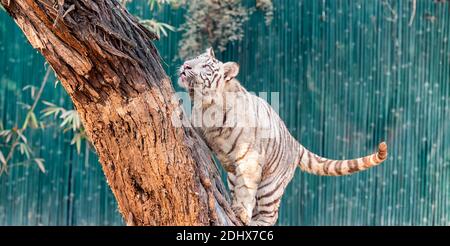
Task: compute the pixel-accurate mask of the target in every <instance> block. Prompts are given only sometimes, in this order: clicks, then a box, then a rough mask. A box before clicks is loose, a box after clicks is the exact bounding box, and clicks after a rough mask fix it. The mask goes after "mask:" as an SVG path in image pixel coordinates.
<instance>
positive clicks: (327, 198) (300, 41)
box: [0, 0, 450, 225]
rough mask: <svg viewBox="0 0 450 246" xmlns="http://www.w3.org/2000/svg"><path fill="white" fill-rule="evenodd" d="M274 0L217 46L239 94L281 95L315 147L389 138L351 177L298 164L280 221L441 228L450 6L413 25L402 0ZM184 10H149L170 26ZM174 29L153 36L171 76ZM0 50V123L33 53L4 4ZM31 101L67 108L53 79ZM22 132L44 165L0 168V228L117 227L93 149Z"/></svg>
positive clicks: (448, 202) (35, 61) (326, 150)
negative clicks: (235, 73) (235, 72)
mask: <svg viewBox="0 0 450 246" xmlns="http://www.w3.org/2000/svg"><path fill="white" fill-rule="evenodd" d="M136 2H138V3H134V4H133V6H132V7H131V9H132V12H133V13H136V14H138V15H141V16H142V15H143V16H147V17H148V16H151V13H150V11H149V10H148V8H147V7H146V6H145V4H144V3H143V2H144V1H136ZM250 2H252V1H250ZM386 3H388V4H389V5H387V4H386ZM274 5H275V13H274V20H273V22H272V24H271V25H270V26H269V27H267V26H266V25H265V24H264V18H263V15H262V13H259V12H257V13H256V14H254V15H252V17H251V19H250V21H249V22H248V23H247V24H246V26H245V37H244V39H243V40H242V42H240V43H235V44H232V45H229V47H228V49H227V51H225V52H224V53H222V54H219V56H220V57H221V58H222V59H223V60H234V61H237V62H238V63H239V64H240V65H241V72H240V75H239V78H240V80H241V82H242V83H243V84H244V85H245V87H247V88H248V89H249V90H250V91H255V92H259V91H266V92H280V102H281V105H280V109H279V111H280V115H281V117H282V118H283V119H284V120H285V122H286V124H287V126H288V127H289V129H290V131H291V133H292V134H293V135H294V136H295V137H296V138H297V139H298V140H299V141H300V142H301V143H302V144H303V145H305V146H306V147H307V148H309V149H311V150H312V151H314V152H316V153H317V154H320V155H323V156H326V157H329V158H352V157H357V156H360V155H363V154H364V155H365V154H369V153H371V152H373V151H374V150H375V148H376V145H377V144H378V142H379V141H381V140H385V141H387V143H388V145H389V159H388V160H387V161H386V162H385V163H383V164H382V165H381V166H379V167H376V168H373V169H371V170H368V171H365V172H362V173H359V174H356V175H353V176H348V177H340V178H333V177H317V176H312V175H309V174H305V173H301V172H300V171H297V173H296V175H295V178H294V180H293V181H292V182H291V184H290V185H289V187H288V189H287V191H286V193H285V196H284V198H283V202H282V205H281V213H280V219H279V224H280V225H450V152H449V151H450V134H449V133H450V132H449V131H450V108H449V105H450V97H449V96H450V46H449V42H450V40H449V39H450V13H449V12H450V4H449V3H434V1H428V0H418V1H417V13H416V16H415V19H414V22H413V24H412V25H411V26H409V25H408V22H409V19H410V16H411V13H412V8H411V6H412V5H411V1H406V0H402V1H392V0H391V1H369V0H352V1H351V0H346V1H343V0H339V1H338V0H336V1H332V0H326V1H319V0H317V1H311V0H303V1H299V0H284V1H283V0H274ZM183 12H184V11H183V10H175V11H170V9H168V8H166V9H165V10H164V11H162V12H160V13H155V14H154V15H155V16H156V17H157V18H158V19H159V20H161V21H164V22H168V23H170V24H172V25H175V26H179V25H180V23H182V22H183V18H184V17H183ZM180 37H181V34H180V33H171V34H170V35H169V37H165V38H162V39H161V41H159V42H157V45H158V48H159V51H160V53H161V55H162V56H163V59H164V61H165V68H166V70H167V72H168V74H169V75H171V76H173V77H174V78H175V69H176V68H177V66H179V65H180V64H181V62H180V61H179V60H178V59H176V58H175V55H176V54H177V49H178V40H179V39H180ZM216 53H217V52H216ZM0 54H1V56H0V80H1V82H0V120H1V121H2V122H3V124H4V125H6V126H11V124H14V122H17V121H18V120H20V119H23V117H24V110H22V109H21V108H20V105H18V104H17V102H18V101H26V102H29V101H30V99H29V96H28V93H22V92H21V88H22V87H24V86H25V85H28V84H34V85H39V84H40V82H41V80H42V77H43V74H44V70H43V68H44V66H43V62H44V61H43V59H42V57H41V56H40V55H39V54H38V53H37V52H36V51H34V50H32V48H31V47H30V45H29V44H28V43H27V42H26V41H25V39H24V36H23V35H22V34H21V32H20V30H19V29H18V28H17V27H16V25H15V24H14V22H12V21H11V20H10V18H9V17H8V16H7V15H6V14H5V13H4V12H0ZM177 89H178V88H177ZM43 99H44V100H47V101H52V102H56V103H58V104H63V105H66V106H69V105H70V100H69V99H68V97H67V96H66V94H65V92H64V91H63V90H62V88H61V86H60V85H58V86H56V88H55V86H54V85H53V84H52V83H50V84H49V85H47V87H46V88H45V91H44V95H43ZM41 108H42V105H40V107H39V108H38V110H40V109H41ZM28 136H29V138H30V139H31V140H32V142H33V143H34V146H35V152H36V153H37V154H38V155H39V156H42V157H43V158H44V159H45V160H46V168H47V169H48V172H47V173H46V174H43V173H40V172H39V170H38V168H37V167H35V166H30V167H14V168H12V169H11V170H10V173H9V175H4V176H2V177H0V225H121V224H122V220H121V218H120V215H119V214H118V212H117V206H116V204H115V201H114V198H113V196H112V194H111V192H110V190H109V188H108V186H107V184H106V182H105V179H104V176H103V173H102V171H101V168H100V165H99V164H98V162H97V159H96V157H95V154H93V153H89V151H84V150H83V151H82V154H81V155H78V154H77V153H76V150H75V148H74V147H73V146H70V145H69V142H70V138H71V136H70V134H69V133H67V134H62V133H61V132H59V131H56V130H55V129H47V130H44V131H41V130H39V131H32V132H30V133H29V134H28ZM83 147H84V146H83ZM83 149H84V148H83ZM86 153H87V154H86Z"/></svg>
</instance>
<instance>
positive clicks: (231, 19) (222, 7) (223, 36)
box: [179, 0, 273, 59]
mask: <svg viewBox="0 0 450 246" xmlns="http://www.w3.org/2000/svg"><path fill="white" fill-rule="evenodd" d="M256 8H257V9H260V10H262V11H264V12H265V22H266V25H269V24H270V22H271V21H272V18H273V5H272V1H271V0H257V1H256ZM253 9H254V8H247V7H245V6H244V5H243V4H242V1H241V0H221V1H218V0H210V1H204V0H192V1H190V2H189V6H188V7H187V16H186V22H185V23H184V24H183V25H182V26H181V28H180V29H181V30H183V31H184V32H183V37H182V40H181V41H180V43H179V55H180V57H181V58H183V59H186V58H188V57H192V56H194V55H196V54H199V53H202V52H203V51H204V50H205V49H206V48H208V47H210V46H213V47H216V48H218V49H219V50H220V51H224V50H225V49H226V46H227V44H228V43H231V42H234V41H240V40H242V38H243V36H244V31H243V26H244V24H245V23H246V22H247V21H248V19H249V15H250V14H252V13H253V12H254V10H253Z"/></svg>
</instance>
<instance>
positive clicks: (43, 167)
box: [34, 158, 46, 173]
mask: <svg viewBox="0 0 450 246" xmlns="http://www.w3.org/2000/svg"><path fill="white" fill-rule="evenodd" d="M44 161H45V160H44V159H41V158H35V159H34V162H35V163H36V164H37V165H38V167H39V169H41V172H43V173H45V172H46V170H45V166H44Z"/></svg>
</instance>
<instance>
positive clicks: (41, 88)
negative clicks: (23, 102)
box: [0, 67, 52, 175]
mask: <svg viewBox="0 0 450 246" xmlns="http://www.w3.org/2000/svg"><path fill="white" fill-rule="evenodd" d="M51 71H52V69H51V68H50V67H49V68H48V69H47V72H46V73H45V76H44V78H43V79H42V83H41V87H40V88H39V91H38V93H37V94H36V97H35V98H34V102H33V105H31V108H30V109H29V110H28V112H27V114H26V115H27V117H25V120H24V122H23V124H22V127H21V128H20V129H17V130H16V135H17V136H16V138H15V139H14V142H13V143H12V144H11V148H10V149H9V152H8V155H7V156H6V158H5V162H4V163H3V165H2V167H1V168H0V175H2V174H3V172H6V171H7V168H8V162H9V161H10V160H11V159H12V157H13V155H14V150H15V149H16V147H17V145H18V144H19V140H20V135H21V134H22V132H23V131H25V129H26V128H27V124H26V121H27V120H26V119H27V118H28V115H29V114H31V113H33V112H34V109H35V108H36V106H37V104H38V102H39V99H40V98H41V95H42V92H43V91H44V87H45V84H47V80H48V77H49V76H50V72H51Z"/></svg>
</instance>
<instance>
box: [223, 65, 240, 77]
mask: <svg viewBox="0 0 450 246" xmlns="http://www.w3.org/2000/svg"><path fill="white" fill-rule="evenodd" d="M223 71H224V72H223V74H224V76H225V81H228V80H231V79H234V78H236V76H237V75H238V73H239V64H237V63H236V62H226V63H224V64H223Z"/></svg>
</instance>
